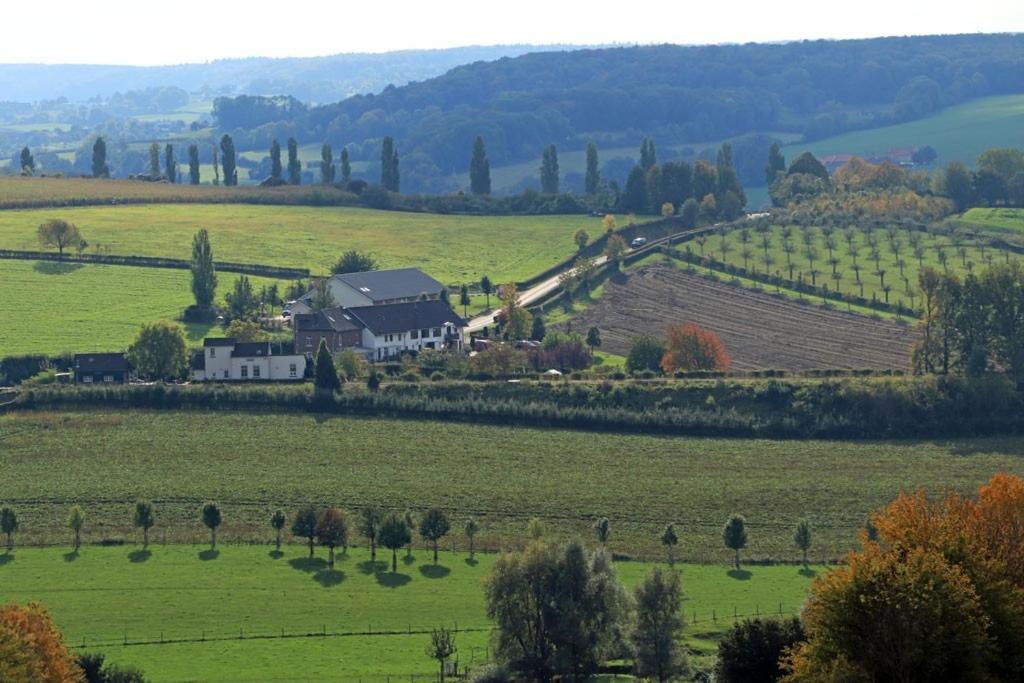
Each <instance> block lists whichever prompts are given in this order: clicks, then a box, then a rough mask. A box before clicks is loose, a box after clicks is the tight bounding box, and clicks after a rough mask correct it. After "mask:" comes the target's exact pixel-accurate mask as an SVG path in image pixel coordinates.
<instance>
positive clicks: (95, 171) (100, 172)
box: [92, 136, 110, 178]
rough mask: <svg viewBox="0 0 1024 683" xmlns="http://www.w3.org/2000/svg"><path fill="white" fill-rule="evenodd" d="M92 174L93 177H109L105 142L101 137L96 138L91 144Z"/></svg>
mask: <svg viewBox="0 0 1024 683" xmlns="http://www.w3.org/2000/svg"><path fill="white" fill-rule="evenodd" d="M92 175H93V177H94V178H109V177H110V167H109V166H107V142H106V140H104V139H103V137H102V136H101V137H98V138H96V142H94V143H93V144H92Z"/></svg>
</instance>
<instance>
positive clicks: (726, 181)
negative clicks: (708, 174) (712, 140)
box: [715, 142, 747, 208]
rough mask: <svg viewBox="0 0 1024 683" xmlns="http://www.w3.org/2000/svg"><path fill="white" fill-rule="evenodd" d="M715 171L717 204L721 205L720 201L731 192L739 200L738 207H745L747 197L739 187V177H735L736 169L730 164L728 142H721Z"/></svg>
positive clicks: (730, 153) (730, 151) (730, 150)
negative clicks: (716, 177)
mask: <svg viewBox="0 0 1024 683" xmlns="http://www.w3.org/2000/svg"><path fill="white" fill-rule="evenodd" d="M716 170H717V171H718V193H717V194H716V195H715V198H716V199H717V200H718V202H719V203H721V202H722V199H723V198H724V197H726V196H727V195H728V193H730V192H732V193H733V194H734V195H736V198H737V199H739V202H740V207H741V208H742V207H743V206H746V203H747V195H746V194H745V193H744V192H743V186H742V185H740V179H739V176H738V175H736V168H735V167H734V166H733V163H732V145H730V144H729V143H728V142H723V143H722V147H721V149H719V150H718V163H717V164H716Z"/></svg>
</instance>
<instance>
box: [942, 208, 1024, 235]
mask: <svg viewBox="0 0 1024 683" xmlns="http://www.w3.org/2000/svg"><path fill="white" fill-rule="evenodd" d="M958 222H959V223H960V224H961V225H963V226H964V227H966V228H981V229H983V230H988V231H992V232H1008V233H1014V234H1024V209H1011V208H980V207H979V208H974V209H968V210H967V211H966V212H965V213H964V214H963V215H962V216H960V218H959V219H958Z"/></svg>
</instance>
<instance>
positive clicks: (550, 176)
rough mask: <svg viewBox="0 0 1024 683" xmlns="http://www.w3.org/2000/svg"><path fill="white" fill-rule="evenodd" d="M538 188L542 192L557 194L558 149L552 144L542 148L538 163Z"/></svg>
mask: <svg viewBox="0 0 1024 683" xmlns="http://www.w3.org/2000/svg"><path fill="white" fill-rule="evenodd" d="M540 188H541V192H543V193H544V194H558V150H557V149H556V148H555V146H554V145H548V146H547V147H545V148H544V155H543V156H542V158H541V164H540Z"/></svg>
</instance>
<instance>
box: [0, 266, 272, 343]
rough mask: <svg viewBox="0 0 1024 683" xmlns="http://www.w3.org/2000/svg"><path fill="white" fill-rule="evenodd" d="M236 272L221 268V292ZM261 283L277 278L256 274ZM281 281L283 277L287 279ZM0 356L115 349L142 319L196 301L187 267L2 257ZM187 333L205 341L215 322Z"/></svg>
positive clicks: (171, 314) (175, 312)
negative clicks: (5, 306)
mask: <svg viewBox="0 0 1024 683" xmlns="http://www.w3.org/2000/svg"><path fill="white" fill-rule="evenodd" d="M237 277H238V276H237V275H234V274H232V273H222V274H221V275H220V287H219V290H218V291H219V294H220V295H221V296H223V293H224V292H226V291H228V289H229V288H230V287H231V286H232V284H233V283H234V281H235V279H236V278H237ZM249 279H250V281H251V282H252V283H253V286H254V287H255V288H256V289H259V288H260V287H262V286H264V285H267V286H269V285H270V284H272V283H273V282H274V280H270V279H267V278H260V277H250V278H249ZM281 284H282V285H283V284H284V283H281ZM0 301H6V302H8V307H9V308H8V311H7V314H6V316H5V317H6V319H5V321H4V324H3V325H0V357H3V356H14V355H19V354H27V353H43V354H57V353H62V352H65V351H72V352H77V353H84V352H88V351H117V350H121V349H124V348H125V347H127V346H128V345H129V344H130V343H131V342H132V341H133V340H134V339H135V336H136V335H137V334H138V331H139V327H141V326H142V324H143V323H150V322H154V321H156V320H161V319H167V320H174V319H176V318H177V317H178V316H179V315H180V314H181V311H182V309H184V308H185V307H186V306H188V305H189V304H191V303H193V300H192V291H191V289H190V286H189V272H188V271H187V270H178V269H169V268H141V267H132V266H105V265H95V264H88V265H83V264H80V263H59V262H56V261H11V260H5V261H0ZM182 327H183V328H184V330H185V335H186V340H187V341H188V342H189V343H190V344H192V345H198V344H201V343H202V339H203V337H205V336H206V335H207V334H208V333H210V332H211V331H212V332H214V334H216V331H215V330H214V329H213V325H210V324H192V323H189V324H183V325H182Z"/></svg>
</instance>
